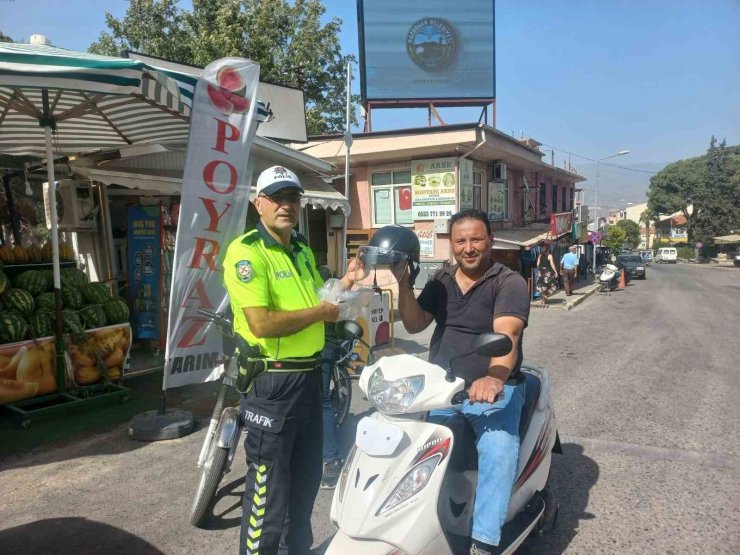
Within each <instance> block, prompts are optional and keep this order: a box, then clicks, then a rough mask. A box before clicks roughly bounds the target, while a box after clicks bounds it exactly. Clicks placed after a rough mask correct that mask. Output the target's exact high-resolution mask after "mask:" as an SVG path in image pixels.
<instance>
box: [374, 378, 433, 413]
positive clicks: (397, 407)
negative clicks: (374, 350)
mask: <svg viewBox="0 0 740 555" xmlns="http://www.w3.org/2000/svg"><path fill="white" fill-rule="evenodd" d="M369 382H370V383H369V387H368V395H367V398H368V399H369V401H370V402H371V403H372V404H373V406H375V407H376V408H377V409H378V410H379V411H380V412H383V413H385V414H404V413H405V412H406V411H407V410H408V408H409V407H410V406H411V404H412V403H413V402H414V399H416V396H417V395H418V394H419V393H420V392H421V390H422V389H424V376H410V377H408V378H401V379H400V380H394V381H392V382H389V381H386V380H385V378H384V377H383V372H382V370H381V369H380V368H378V369H377V370H375V372H373V375H372V376H370V380H369Z"/></svg>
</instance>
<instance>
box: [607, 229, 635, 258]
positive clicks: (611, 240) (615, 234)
mask: <svg viewBox="0 0 740 555" xmlns="http://www.w3.org/2000/svg"><path fill="white" fill-rule="evenodd" d="M632 223H634V222H632ZM625 241H627V232H626V231H625V230H624V227H620V226H619V225H612V226H609V227H608V228H607V230H606V237H604V238H603V239H602V240H601V244H602V245H605V246H607V247H609V250H610V251H611V252H612V254H614V255H618V254H619V253H620V252H622V245H624V243H625Z"/></svg>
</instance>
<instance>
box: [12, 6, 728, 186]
mask: <svg viewBox="0 0 740 555" xmlns="http://www.w3.org/2000/svg"><path fill="white" fill-rule="evenodd" d="M181 5H182V7H184V8H189V7H190V2H187V1H183V2H181ZM324 5H325V6H326V8H327V13H326V17H327V18H330V17H338V18H340V19H342V21H343V26H342V33H341V37H340V39H341V45H342V49H343V52H344V53H346V54H353V55H355V56H357V52H358V44H357V15H356V14H357V12H356V3H355V2H354V1H353V0H324ZM463 5H464V0H457V1H456V2H450V6H451V9H460V8H461V7H462V6H463ZM127 6H128V2H127V1H126V0H103V1H100V0H0V31H2V32H4V33H5V34H7V35H9V36H11V37H13V38H14V39H15V40H28V37H29V36H30V35H31V34H34V33H39V34H43V35H46V36H47V37H49V38H50V39H51V41H52V44H54V45H55V46H60V47H64V48H69V49H72V50H86V49H87V48H88V46H89V45H90V44H91V43H92V42H94V41H95V40H96V39H97V38H98V36H99V34H100V32H101V31H104V30H106V26H105V13H104V12H105V10H108V11H110V12H111V13H113V15H115V16H117V17H122V16H123V15H124V14H125V11H126V7H127ZM453 6H454V8H452V7H453ZM738 24H740V1H738V0H706V1H705V2H701V3H699V2H696V0H694V1H692V2H688V1H684V0H647V1H645V0H641V1H638V0H619V1H613V2H605V1H593V0H561V1H559V2H553V1H552V0H529V1H527V2H523V1H519V0H499V1H498V2H496V93H497V106H496V127H497V128H498V129H500V130H501V131H503V132H505V133H508V134H511V135H514V136H515V137H519V136H521V135H524V136H526V137H533V138H535V139H536V140H538V141H540V142H542V143H544V144H545V145H548V146H543V147H542V148H543V150H547V151H548V156H547V159H548V160H549V159H550V153H549V150H551V149H554V150H555V163H556V164H557V165H560V166H562V163H563V161H564V160H566V159H568V157H569V156H570V158H571V161H572V162H573V163H574V164H575V165H576V167H577V168H578V169H579V170H580V169H581V168H584V170H583V172H582V173H583V174H584V175H586V176H587V177H591V178H593V173H592V172H593V167H594V165H593V164H591V163H590V162H589V161H588V160H587V159H585V158H590V159H591V160H596V159H598V158H603V157H606V156H609V155H611V154H615V153H617V152H619V151H621V150H624V149H629V150H630V153H629V154H628V155H625V156H620V157H618V158H614V159H611V160H609V161H608V162H609V163H614V164H617V165H620V166H636V167H637V168H642V169H643V171H650V170H652V171H657V170H658V169H660V167H662V165H664V164H665V163H668V162H671V161H675V160H679V159H682V158H688V157H692V156H700V155H701V154H703V153H704V152H705V151H706V149H707V146H708V144H709V139H710V137H711V136H712V135H715V136H716V137H718V138H720V139H722V138H726V139H727V143H728V144H740V102H739V101H738V98H740V70H739V68H740V33H738V32H737V28H738ZM357 75H359V72H358V71H357V68H356V67H355V76H357ZM357 79H358V80H357V81H355V83H354V85H353V87H354V92H355V93H359V78H357ZM440 113H441V115H442V118H443V119H444V121H445V122H446V123H458V122H470V121H477V119H478V116H479V114H480V109H472V110H471V109H447V110H440ZM489 121H490V119H489ZM425 125H427V112H426V109H421V110H382V111H373V128H374V130H382V129H390V128H397V127H417V126H425ZM569 153H570V154H569ZM580 157H585V158H580ZM625 171H626V170H622V171H619V170H614V169H611V170H609V171H608V172H607V173H605V172H604V171H602V172H601V174H602V179H603V181H604V183H608V182H609V180H611V179H612V178H613V179H616V180H617V181H618V180H619V176H620V174H624V173H625ZM632 173H639V172H632ZM644 176H645V182H646V183H647V180H648V179H649V177H650V174H644ZM634 177H635V176H634V175H632V176H630V179H632V178H634ZM645 186H647V185H645ZM587 188H588V187H587Z"/></svg>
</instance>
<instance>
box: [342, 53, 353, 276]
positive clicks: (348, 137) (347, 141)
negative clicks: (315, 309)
mask: <svg viewBox="0 0 740 555" xmlns="http://www.w3.org/2000/svg"><path fill="white" fill-rule="evenodd" d="M351 102H352V65H351V62H349V61H348V62H347V119H346V122H345V126H344V146H345V147H346V148H347V152H346V153H345V155H344V198H346V199H347V201H348V204H349V149H350V148H351V147H352V132H351V131H350V125H351V122H350V108H351V106H352V104H351ZM348 218H349V213H345V214H344V221H343V222H342V272H341V275H344V274H346V273H347V220H348Z"/></svg>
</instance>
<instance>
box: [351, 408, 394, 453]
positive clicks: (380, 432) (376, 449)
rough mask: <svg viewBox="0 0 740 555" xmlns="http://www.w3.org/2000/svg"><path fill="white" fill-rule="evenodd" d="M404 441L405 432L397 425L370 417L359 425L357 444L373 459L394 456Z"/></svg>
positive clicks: (365, 418) (356, 437)
mask: <svg viewBox="0 0 740 555" xmlns="http://www.w3.org/2000/svg"><path fill="white" fill-rule="evenodd" d="M401 439H403V430H401V428H399V427H398V426H396V425H395V424H390V423H388V422H382V421H380V420H377V419H375V418H370V417H369V416H366V417H364V418H363V419H362V420H360V421H359V422H358V424H357V435H356V436H355V443H356V444H357V447H359V448H360V449H361V450H362V451H363V452H364V453H366V454H368V455H370V456H371V457H383V456H389V455H392V454H393V453H394V452H395V451H396V447H398V445H399V444H400V443H401Z"/></svg>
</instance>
